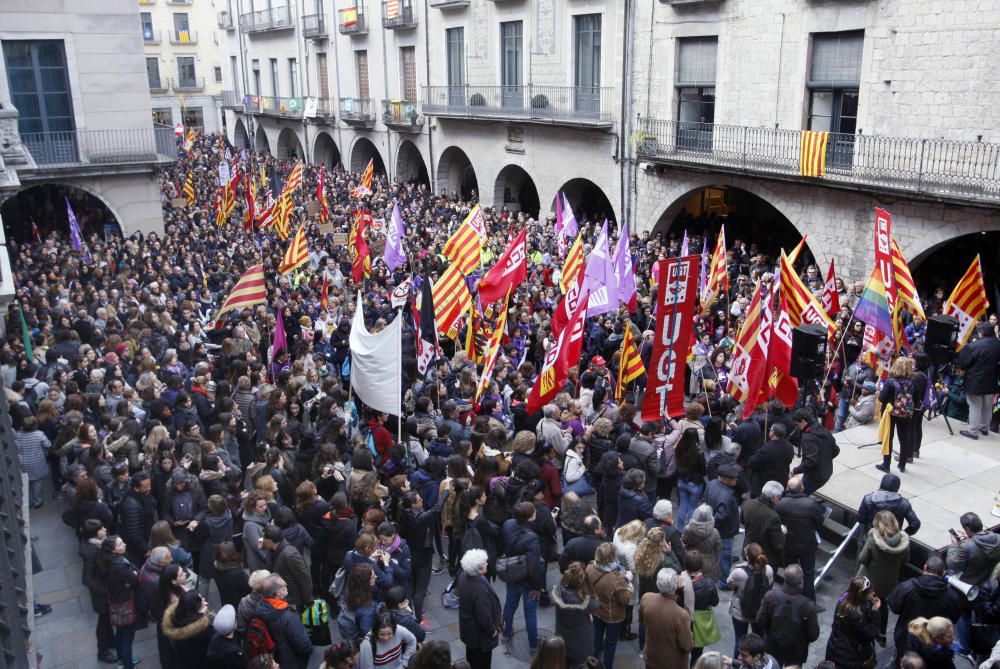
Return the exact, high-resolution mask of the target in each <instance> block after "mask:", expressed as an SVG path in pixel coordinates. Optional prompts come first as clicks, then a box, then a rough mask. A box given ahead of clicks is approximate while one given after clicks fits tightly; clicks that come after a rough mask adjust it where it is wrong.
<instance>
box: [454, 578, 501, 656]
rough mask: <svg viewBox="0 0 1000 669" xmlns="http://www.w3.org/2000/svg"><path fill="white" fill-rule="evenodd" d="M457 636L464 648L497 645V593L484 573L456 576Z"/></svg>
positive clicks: (489, 647) (494, 646)
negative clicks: (482, 574)
mask: <svg viewBox="0 0 1000 669" xmlns="http://www.w3.org/2000/svg"><path fill="white" fill-rule="evenodd" d="M456 593H457V594H458V636H459V638H460V639H461V640H462V643H463V644H465V645H466V647H468V648H475V649H477V650H491V649H493V648H496V647H497V646H498V645H500V628H501V626H502V625H503V620H502V618H501V610H500V597H499V596H498V595H497V593H496V591H495V590H494V589H493V586H491V585H490V582H489V581H488V580H486V577H485V576H481V575H479V574H477V575H475V576H470V575H468V574H466V573H465V572H464V571H463V572H462V573H460V574H459V576H458V588H457V590H456Z"/></svg>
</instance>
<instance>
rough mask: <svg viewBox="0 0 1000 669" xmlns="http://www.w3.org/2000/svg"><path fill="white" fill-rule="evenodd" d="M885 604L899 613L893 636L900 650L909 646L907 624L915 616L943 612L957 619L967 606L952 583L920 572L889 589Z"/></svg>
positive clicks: (951, 618)
mask: <svg viewBox="0 0 1000 669" xmlns="http://www.w3.org/2000/svg"><path fill="white" fill-rule="evenodd" d="M885 604H888V605H889V609H890V610H891V611H892V612H893V613H895V614H897V615H898V616H899V617H898V618H896V628H895V630H893V640H894V641H895V643H896V648H897V650H899V651H900V652H902V650H903V649H905V648H906V635H907V634H908V632H907V630H906V624H907V623H908V622H909V621H911V620H913V619H914V618H920V617H923V618H933V617H934V616H943V617H945V618H948V619H949V620H951V621H952V622H955V621H957V620H958V619H959V617H960V616H961V615H962V610H963V609H964V608H965V598H964V597H963V596H962V594H961V593H960V592H959V591H958V590H955V589H954V588H952V587H951V586H949V585H948V584H947V583H946V582H945V580H944V579H943V578H941V577H940V576H935V575H933V574H921V575H920V576H918V577H916V578H911V579H908V580H906V581H903V582H902V583H900V584H899V585H897V586H896V588H895V589H894V590H893V591H892V592H890V593H889V597H888V598H886V600H885V603H884V604H883V605H885Z"/></svg>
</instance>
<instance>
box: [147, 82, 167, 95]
mask: <svg viewBox="0 0 1000 669" xmlns="http://www.w3.org/2000/svg"><path fill="white" fill-rule="evenodd" d="M168 90H170V79H150V80H149V92H150V93H160V94H162V93H166V92H167V91H168Z"/></svg>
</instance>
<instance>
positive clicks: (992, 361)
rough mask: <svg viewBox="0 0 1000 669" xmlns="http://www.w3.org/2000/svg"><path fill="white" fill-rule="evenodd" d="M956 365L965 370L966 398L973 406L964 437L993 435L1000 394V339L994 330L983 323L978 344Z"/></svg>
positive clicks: (970, 405) (978, 329)
mask: <svg viewBox="0 0 1000 669" xmlns="http://www.w3.org/2000/svg"><path fill="white" fill-rule="evenodd" d="M955 362H956V364H957V365H958V366H959V367H961V368H962V369H964V370H965V397H966V400H967V401H968V403H969V429H968V430H962V436H964V437H968V438H969V439H979V437H980V435H981V436H984V437H985V436H986V435H987V434H989V428H990V419H991V418H992V416H993V413H992V411H993V405H992V402H993V395H994V394H995V393H996V391H997V377H998V376H1000V375H998V373H997V370H998V367H997V365H998V364H1000V339H997V337H996V334H995V333H994V332H993V326H992V325H990V324H989V323H982V324H980V325H979V327H978V328H977V329H976V340H975V341H974V342H972V343H971V344H969V345H968V346H966V347H965V348H963V349H962V350H961V352H960V353H959V354H958V359H957V360H956V361H955Z"/></svg>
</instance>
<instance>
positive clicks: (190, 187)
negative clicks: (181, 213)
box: [184, 172, 194, 207]
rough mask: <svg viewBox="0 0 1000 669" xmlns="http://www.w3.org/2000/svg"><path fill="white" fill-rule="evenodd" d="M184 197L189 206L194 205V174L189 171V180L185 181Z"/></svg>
mask: <svg viewBox="0 0 1000 669" xmlns="http://www.w3.org/2000/svg"><path fill="white" fill-rule="evenodd" d="M184 199H185V201H187V206H189V207H193V206H194V174H193V173H191V172H188V175H187V180H185V181H184Z"/></svg>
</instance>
